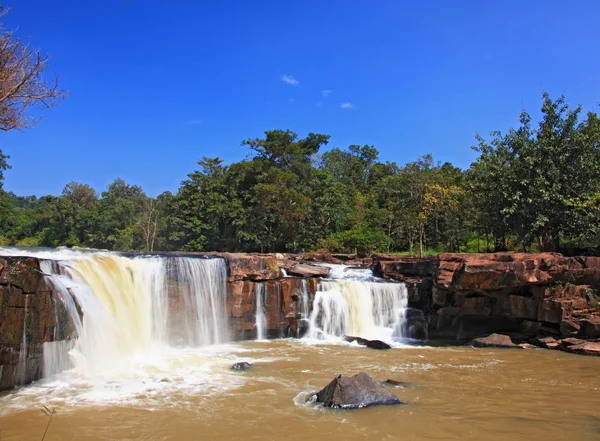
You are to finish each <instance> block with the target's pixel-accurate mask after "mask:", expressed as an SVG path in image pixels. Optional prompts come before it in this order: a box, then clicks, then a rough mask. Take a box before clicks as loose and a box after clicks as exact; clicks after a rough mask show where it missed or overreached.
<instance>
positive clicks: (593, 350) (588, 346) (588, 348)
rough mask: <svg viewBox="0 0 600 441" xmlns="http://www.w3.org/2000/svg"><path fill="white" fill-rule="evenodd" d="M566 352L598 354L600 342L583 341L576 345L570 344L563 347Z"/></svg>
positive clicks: (599, 354) (599, 352) (599, 353)
mask: <svg viewBox="0 0 600 441" xmlns="http://www.w3.org/2000/svg"><path fill="white" fill-rule="evenodd" d="M565 350H566V351H567V352H572V353H574V354H582V355H595V356H600V342H592V341H589V342H585V343H581V344H578V345H571V346H567V347H566V348H565Z"/></svg>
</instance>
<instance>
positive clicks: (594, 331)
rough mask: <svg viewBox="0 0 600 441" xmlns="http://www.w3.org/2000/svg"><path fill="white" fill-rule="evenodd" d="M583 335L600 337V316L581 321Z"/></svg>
mask: <svg viewBox="0 0 600 441" xmlns="http://www.w3.org/2000/svg"><path fill="white" fill-rule="evenodd" d="M581 324H582V327H583V335H585V336H586V337H592V338H593V337H600V317H592V318H589V319H585V320H582V321H581Z"/></svg>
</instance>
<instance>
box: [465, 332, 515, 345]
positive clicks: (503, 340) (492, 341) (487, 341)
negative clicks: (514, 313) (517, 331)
mask: <svg viewBox="0 0 600 441" xmlns="http://www.w3.org/2000/svg"><path fill="white" fill-rule="evenodd" d="M471 344H472V345H473V346H475V347H478V348H516V347H518V346H517V345H516V344H514V343H513V341H512V340H511V338H510V337H509V336H508V335H502V334H491V335H488V336H487V337H480V338H476V339H474V340H473V342H472V343H471Z"/></svg>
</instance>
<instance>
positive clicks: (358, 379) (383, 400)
mask: <svg viewBox="0 0 600 441" xmlns="http://www.w3.org/2000/svg"><path fill="white" fill-rule="evenodd" d="M314 397H315V398H314V399H315V401H316V402H318V403H322V404H323V406H325V407H331V408H334V409H356V408H362V407H367V406H373V405H389V404H402V402H401V401H400V399H399V398H398V397H397V396H396V395H394V394H393V393H391V392H390V391H389V390H387V389H386V388H385V387H384V386H382V385H381V384H380V383H378V382H377V381H375V380H373V378H371V376H370V375H369V374H367V373H365V372H361V373H359V374H356V375H354V376H353V377H345V376H343V375H339V376H337V377H336V378H334V379H333V381H332V382H331V383H329V384H328V385H327V386H325V388H323V389H322V390H321V391H320V392H318V393H317V394H316V395H314Z"/></svg>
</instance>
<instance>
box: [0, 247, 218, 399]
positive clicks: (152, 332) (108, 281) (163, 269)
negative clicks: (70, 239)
mask: <svg viewBox="0 0 600 441" xmlns="http://www.w3.org/2000/svg"><path fill="white" fill-rule="evenodd" d="M0 255H12V256H24V255H27V256H31V257H36V258H39V259H46V260H41V262H40V268H41V270H42V272H43V273H44V274H45V276H46V277H47V279H48V280H49V282H50V283H51V284H52V286H53V288H54V289H53V294H52V295H53V301H54V302H55V303H60V304H62V306H63V307H64V309H65V310H66V311H67V313H68V320H70V322H71V323H70V324H71V325H72V328H73V329H74V335H71V336H70V340H66V341H54V342H48V343H44V345H43V373H44V377H45V378H46V380H43V381H41V382H38V383H37V384H36V385H35V386H31V387H27V388H25V389H23V390H20V391H19V392H18V393H16V394H15V395H14V396H11V399H13V398H14V399H17V398H18V397H21V396H23V395H25V396H26V395H30V394H33V395H36V394H40V393H41V395H42V396H44V395H46V396H47V399H50V400H52V399H53V397H54V398H57V399H59V398H60V397H62V398H60V399H62V400H66V401H68V400H71V399H72V400H75V401H77V400H81V401H82V402H88V401H89V402H94V401H95V400H99V401H103V400H105V401H108V402H112V401H113V400H117V401H118V400H120V399H124V400H128V399H130V398H131V397H132V396H134V395H135V394H141V393H145V391H153V390H164V389H168V388H169V386H168V385H165V384H163V383H172V382H173V378H179V377H182V376H183V378H184V383H185V384H186V385H190V384H192V385H195V386H194V387H200V385H201V384H212V383H213V382H214V381H218V375H217V376H216V378H215V379H214V381H213V380H209V378H208V377H210V372H211V371H212V367H211V366H213V365H214V364H215V363H217V361H215V359H214V356H213V354H212V353H211V351H217V352H219V351H220V352H223V351H222V350H220V349H218V348H219V347H220V346H211V345H222V344H223V343H225V342H227V341H228V326H227V314H226V308H225V302H226V284H225V279H226V268H225V263H224V261H223V260H222V259H201V258H189V257H171V256H167V257H163V256H138V257H126V256H123V255H119V254H117V253H110V252H90V251H85V252H84V251H73V250H57V251H46V250H41V251H35V250H34V251H32V250H21V249H0ZM54 314H55V317H56V309H55V310H54ZM62 325H63V326H64V325H65V324H64V323H62ZM24 326H25V325H24ZM24 335H25V334H24ZM56 336H57V333H56V330H55V337H56ZM27 343H28V342H27V341H26V340H25V339H24V341H23V342H22V344H21V346H22V350H21V352H23V353H25V352H24V351H25V349H26V346H27ZM207 347H210V348H207ZM212 348H215V349H212ZM207 354H208V355H207ZM24 362H25V360H23V364H24ZM22 370H24V366H23V369H22ZM186 378H187V379H186ZM158 383H160V384H158ZM175 383H177V382H175ZM40 388H41V389H40ZM41 391H43V392H41ZM15 397H16V398H15Z"/></svg>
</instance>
